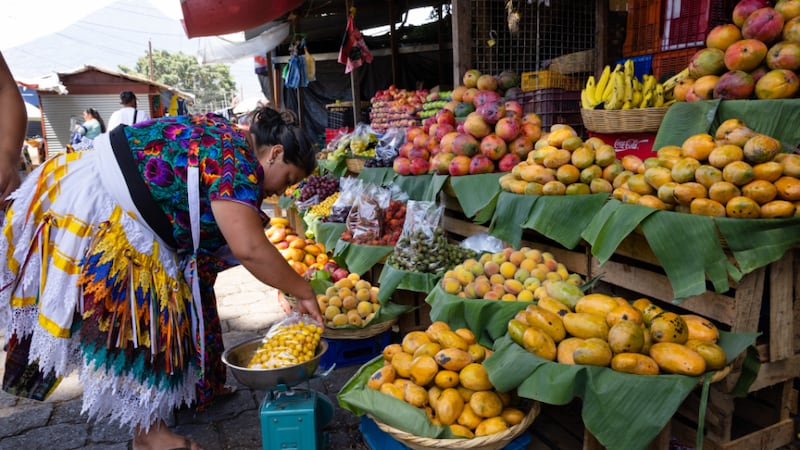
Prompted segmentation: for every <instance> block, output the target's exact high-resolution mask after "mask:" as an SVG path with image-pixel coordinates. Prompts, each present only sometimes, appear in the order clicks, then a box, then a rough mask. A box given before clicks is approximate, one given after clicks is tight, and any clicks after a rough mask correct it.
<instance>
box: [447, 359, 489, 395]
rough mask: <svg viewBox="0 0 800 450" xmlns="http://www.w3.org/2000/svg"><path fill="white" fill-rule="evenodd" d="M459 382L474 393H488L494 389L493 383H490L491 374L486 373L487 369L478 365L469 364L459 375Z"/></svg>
mask: <svg viewBox="0 0 800 450" xmlns="http://www.w3.org/2000/svg"><path fill="white" fill-rule="evenodd" d="M458 380H459V381H460V382H461V385H462V386H464V387H465V388H467V389H471V390H473V391H486V390H489V389H492V388H493V387H494V386H492V382H491V381H489V374H488V373H487V372H486V368H485V367H483V365H482V364H478V363H471V364H467V365H466V366H465V367H464V368H463V369H461V371H460V372H459V373H458ZM456 392H458V391H456Z"/></svg>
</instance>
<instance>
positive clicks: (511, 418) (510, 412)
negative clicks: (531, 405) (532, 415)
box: [500, 407, 526, 426]
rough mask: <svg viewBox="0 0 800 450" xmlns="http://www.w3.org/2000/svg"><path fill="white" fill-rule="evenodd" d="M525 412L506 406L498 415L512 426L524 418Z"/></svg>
mask: <svg viewBox="0 0 800 450" xmlns="http://www.w3.org/2000/svg"><path fill="white" fill-rule="evenodd" d="M525 416H526V414H525V413H524V412H523V411H522V410H520V409H517V408H511V407H506V408H504V409H503V412H501V413H500V417H502V418H503V420H505V421H506V423H507V424H509V425H511V426H514V425H517V424H519V423H520V422H522V421H523V420H524V419H525Z"/></svg>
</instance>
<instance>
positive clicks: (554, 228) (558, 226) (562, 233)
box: [522, 193, 609, 249]
mask: <svg viewBox="0 0 800 450" xmlns="http://www.w3.org/2000/svg"><path fill="white" fill-rule="evenodd" d="M608 195H609V194H607V193H602V194H590V195H565V196H553V195H543V196H540V198H539V199H538V200H537V201H536V203H534V205H533V208H532V209H531V213H530V216H529V217H528V220H527V221H526V222H525V223H523V224H522V228H527V229H530V230H536V231H537V232H539V233H541V234H542V235H543V236H545V237H548V238H550V239H552V240H554V241H556V242H558V243H559V244H561V245H562V246H564V247H565V248H568V249H572V248H575V246H576V245H578V242H580V240H581V233H582V232H583V230H584V229H585V228H586V227H587V226H588V225H589V223H590V222H591V221H592V219H593V218H594V216H595V215H596V214H597V212H598V211H600V209H601V208H602V207H603V205H604V204H605V202H606V200H607V199H608Z"/></svg>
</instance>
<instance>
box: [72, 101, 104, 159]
mask: <svg viewBox="0 0 800 450" xmlns="http://www.w3.org/2000/svg"><path fill="white" fill-rule="evenodd" d="M83 120H84V121H83V123H82V124H79V125H76V126H75V131H76V132H77V133H78V134H80V135H81V139H80V141H79V142H77V143H76V144H74V145H73V148H74V149H75V150H86V149H87V148H91V147H92V141H94V138H96V137H97V136H99V135H100V133H105V132H106V123H105V122H103V118H102V117H100V113H99V112H97V110H96V109H94V108H89V109H87V110H85V111H84V112H83Z"/></svg>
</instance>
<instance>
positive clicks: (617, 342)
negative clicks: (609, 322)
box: [608, 320, 644, 354]
mask: <svg viewBox="0 0 800 450" xmlns="http://www.w3.org/2000/svg"><path fill="white" fill-rule="evenodd" d="M608 345H609V347H611V351H612V352H614V353H615V354H616V353H639V352H641V351H642V347H644V329H642V327H641V326H640V325H639V324H637V323H634V322H631V321H628V320H621V321H619V322H617V323H616V324H614V326H613V327H611V329H610V330H608Z"/></svg>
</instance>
